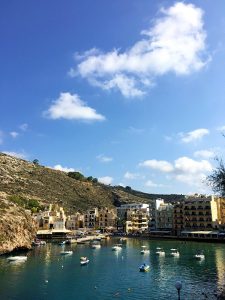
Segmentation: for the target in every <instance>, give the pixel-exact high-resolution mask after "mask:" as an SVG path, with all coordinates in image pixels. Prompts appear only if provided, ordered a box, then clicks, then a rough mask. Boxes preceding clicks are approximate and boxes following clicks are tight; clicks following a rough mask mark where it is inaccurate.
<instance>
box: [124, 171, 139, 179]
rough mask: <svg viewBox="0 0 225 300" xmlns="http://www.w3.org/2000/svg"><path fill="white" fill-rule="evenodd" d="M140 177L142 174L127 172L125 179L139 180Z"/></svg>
mask: <svg viewBox="0 0 225 300" xmlns="http://www.w3.org/2000/svg"><path fill="white" fill-rule="evenodd" d="M139 177H140V174H138V173H131V172H128V171H127V172H126V173H125V174H124V178H125V179H137V178H139Z"/></svg>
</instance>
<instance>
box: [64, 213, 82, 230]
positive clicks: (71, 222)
mask: <svg viewBox="0 0 225 300" xmlns="http://www.w3.org/2000/svg"><path fill="white" fill-rule="evenodd" d="M83 227H84V215H83V214H81V213H79V212H77V213H75V214H74V215H71V216H68V218H67V221H66V228H67V229H69V230H77V229H80V228H83Z"/></svg>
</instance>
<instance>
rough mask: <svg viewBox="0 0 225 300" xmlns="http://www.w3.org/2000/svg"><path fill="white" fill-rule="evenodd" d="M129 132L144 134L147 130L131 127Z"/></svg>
mask: <svg viewBox="0 0 225 300" xmlns="http://www.w3.org/2000/svg"><path fill="white" fill-rule="evenodd" d="M128 131H129V133H131V134H142V133H143V132H144V131H145V130H144V129H142V128H136V127H133V126H130V127H129V128H128Z"/></svg>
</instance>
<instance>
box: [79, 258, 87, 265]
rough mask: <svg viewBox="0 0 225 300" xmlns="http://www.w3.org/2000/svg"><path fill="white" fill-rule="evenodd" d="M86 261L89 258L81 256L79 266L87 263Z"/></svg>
mask: <svg viewBox="0 0 225 300" xmlns="http://www.w3.org/2000/svg"><path fill="white" fill-rule="evenodd" d="M88 263H89V259H88V258H87V257H85V256H82V257H81V258H80V264H81V266H84V265H87V264H88Z"/></svg>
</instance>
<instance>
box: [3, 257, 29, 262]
mask: <svg viewBox="0 0 225 300" xmlns="http://www.w3.org/2000/svg"><path fill="white" fill-rule="evenodd" d="M7 260H8V261H26V260H27V256H10V257H8V258H7Z"/></svg>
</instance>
